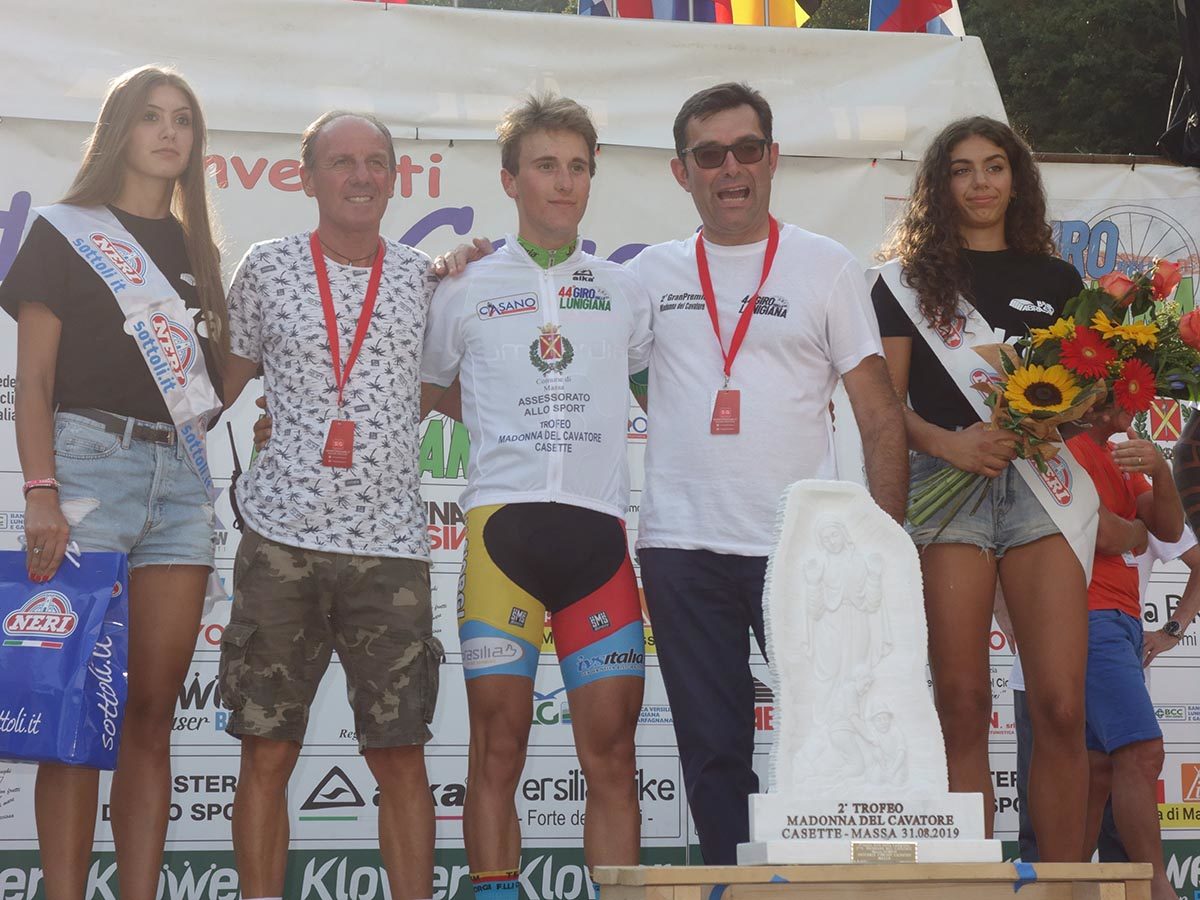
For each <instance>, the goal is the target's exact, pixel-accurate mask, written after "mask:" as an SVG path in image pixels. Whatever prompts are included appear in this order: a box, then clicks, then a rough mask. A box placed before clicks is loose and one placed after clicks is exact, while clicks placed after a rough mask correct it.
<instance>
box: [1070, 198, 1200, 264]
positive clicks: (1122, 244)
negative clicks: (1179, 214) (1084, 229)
mask: <svg viewBox="0 0 1200 900" xmlns="http://www.w3.org/2000/svg"><path fill="white" fill-rule="evenodd" d="M1105 219H1107V220H1108V221H1110V222H1112V223H1113V225H1115V226H1116V227H1117V231H1118V233H1119V235H1120V239H1119V241H1118V244H1117V247H1116V254H1117V259H1116V265H1115V266H1110V265H1108V260H1107V259H1105V258H1103V257H1102V258H1100V259H1089V260H1088V268H1089V269H1096V270H1097V271H1096V273H1095V274H1093V273H1092V272H1090V271H1089V272H1088V275H1089V277H1096V276H1097V275H1101V274H1104V273H1105V272H1111V271H1113V269H1114V268H1116V269H1119V270H1120V271H1122V272H1125V273H1129V272H1130V271H1132V270H1139V271H1144V270H1145V269H1148V268H1149V267H1150V266H1151V265H1152V264H1153V263H1154V260H1156V259H1165V260H1169V261H1170V262H1178V263H1180V264H1181V271H1182V272H1183V274H1184V275H1185V276H1187V275H1193V276H1194V275H1195V274H1196V271H1197V264H1198V263H1200V259H1198V257H1197V253H1196V241H1195V239H1193V237H1192V235H1191V234H1190V233H1189V232H1188V230H1187V229H1186V228H1185V227H1184V226H1183V225H1182V224H1180V223H1179V221H1178V220H1177V219H1174V218H1172V217H1171V216H1169V215H1167V214H1166V213H1164V212H1163V211H1162V210H1159V209H1155V208H1154V207H1152V206H1136V205H1132V204H1122V205H1119V206H1110V207H1108V208H1107V209H1104V210H1101V211H1100V212H1099V213H1097V214H1096V215H1094V216H1092V219H1091V221H1090V222H1088V226H1089V227H1090V228H1095V227H1096V226H1097V225H1099V224H1100V223H1101V222H1103V221H1104V220H1105ZM1103 252H1104V253H1105V254H1108V253H1111V252H1113V248H1112V247H1105V248H1104V251H1103Z"/></svg>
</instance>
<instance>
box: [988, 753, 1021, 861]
mask: <svg viewBox="0 0 1200 900" xmlns="http://www.w3.org/2000/svg"><path fill="white" fill-rule="evenodd" d="M991 763H992V790H993V792H994V793H995V797H996V805H995V813H996V820H995V822H996V824H995V829H996V837H997V838H1001V839H1004V838H1011V839H1012V840H1016V838H1017V833H1018V831H1019V830H1020V819H1019V815H1020V809H1021V802H1020V800H1019V799H1018V797H1017V754H1016V751H1015V750H1013V751H1010V752H1005V753H992V754H991Z"/></svg>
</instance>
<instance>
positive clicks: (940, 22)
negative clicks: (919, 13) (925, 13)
mask: <svg viewBox="0 0 1200 900" xmlns="http://www.w3.org/2000/svg"><path fill="white" fill-rule="evenodd" d="M925 30H926V31H927V32H929V33H930V34H949V35H953V36H954V37H962V36H963V35H965V34H966V33H967V30H966V29H965V28H963V20H962V13H961V12H959V10H958V0H952V2H951V4H950V8H949V9H948V10H946V11H945V12H944V13H942V14H941V15H940V16H936V17H934V18H932V19H930V20H929V21H928V22H926V23H925Z"/></svg>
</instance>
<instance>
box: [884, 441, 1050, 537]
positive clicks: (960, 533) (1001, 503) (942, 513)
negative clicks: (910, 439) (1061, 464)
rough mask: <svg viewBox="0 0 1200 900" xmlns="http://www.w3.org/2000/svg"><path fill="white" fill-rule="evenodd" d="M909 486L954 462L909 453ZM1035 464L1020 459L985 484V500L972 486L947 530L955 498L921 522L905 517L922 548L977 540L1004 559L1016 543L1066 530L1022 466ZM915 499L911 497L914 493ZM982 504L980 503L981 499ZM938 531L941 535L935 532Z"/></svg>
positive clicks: (976, 488) (914, 452)
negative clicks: (1032, 486)
mask: <svg viewBox="0 0 1200 900" xmlns="http://www.w3.org/2000/svg"><path fill="white" fill-rule="evenodd" d="M908 465H909V491H910V492H911V491H912V488H913V485H916V484H917V483H919V482H920V481H921V480H923V479H925V478H928V477H929V476H930V475H932V474H933V473H934V472H937V471H939V470H942V469H949V468H951V466H950V463H948V462H946V461H945V460H943V459H938V458H937V457H936V456H929V455H928V454H925V453H918V452H917V451H915V450H914V451H912V452H911V453H910V454H909V463H908ZM1025 465H1029V463H1028V462H1026V461H1025V460H1019V459H1018V460H1014V461H1013V462H1012V463H1010V464H1009V465H1008V466H1005V468H1004V471H1003V472H1001V473H1000V474H999V475H998V476H996V477H995V478H993V479H991V483H990V484H989V485H988V486H987V487H986V488H985V489H983V500H982V501H979V497H978V492H979V490H980V488H979V486H976V487H975V488H974V489H973V491H972V490H971V489H968V490H969V491H971V494H970V499H968V500H967V502H966V504H965V505H964V506H963V507H962V509H960V510H959V511H958V513H957V514H955V516H954V518H952V519H951V520H950V522H949V524H947V525H946V527H945V529H943V530H942V533H941V534H937V531H938V529H939V528H941V527H942V523H943V522H944V521H945V519H946V517H947V515H948V514H949V512H950V510H951V509H952V508H953V507H954V505H955V502H956V501H957V500H958V499H960V498H955V501H951V503H950V504H948V505H947V506H944V507H943V508H942V509H941V510H939V511H938V512H937V513H935V514H934V515H933V516H932V517H931V518H930V519H929V520H928V521H926V522H924V523H922V524H921V525H913V524H912V523H911V522H905V523H904V528H905V530H906V531H907V532H908V533H909V535H910V536H911V537H912V539H913V543H915V544H916V545H917V546H918V547H924V546H926V545H927V544H973V545H974V546H976V547H979V548H981V549H984V550H992V551H994V552H995V554H996V558H997V559H999V558H1000V557H1002V556H1003V555H1004V554H1005V553H1006V552H1007V551H1009V550H1011V549H1012V548H1013V547H1020V546H1022V545H1023V544H1030V543H1032V542H1034V541H1036V540H1038V539H1039V538H1044V537H1046V536H1047V535H1051V534H1061V531H1060V530H1059V527H1058V526H1057V525H1055V524H1054V520H1053V519H1051V518H1050V515H1049V514H1048V513H1047V512H1046V510H1045V508H1044V507H1043V506H1042V504H1041V502H1040V501H1039V500H1038V498H1037V497H1035V496H1034V495H1033V491H1031V490H1030V489H1029V485H1027V484H1026V483H1025V479H1024V478H1022V477H1021V475H1020V473H1019V472H1018V471H1017V466H1025ZM910 502H911V497H910ZM977 502H978V503H979V505H978V506H976V503H977ZM935 534H937V537H936V538H935V537H934V535H935Z"/></svg>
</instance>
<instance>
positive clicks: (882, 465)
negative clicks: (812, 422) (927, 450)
mask: <svg viewBox="0 0 1200 900" xmlns="http://www.w3.org/2000/svg"><path fill="white" fill-rule="evenodd" d="M842 383H843V384H845V386H846V394H847V395H848V396H849V398H850V406H851V408H852V409H853V410H854V421H855V422H857V423H858V432H859V434H860V435H861V436H862V444H863V456H864V458H865V460H866V465H867V487H868V489H869V490H870V491H871V496H872V497H874V498H875V502H876V503H878V504H879V506H880V507H881V508H882V509H883V511H884V512H886V513H887V514H888V515H890V516H891V517H892V518H893V519H895V520H896V521H897V522H901V523H903V522H904V509H905V507H906V506H907V504H908V441H907V435H906V432H905V427H904V412H903V410H902V408H901V405H900V398H899V397H897V396H896V391H895V389H894V388H893V386H892V381H891V378H890V377H889V376H888V369H887V365H886V364H885V363H884V361H883V357H882V356H868V357H867V358H866V359H864V360H863V361H862V362H860V363H859V364H858V365H857V366H855V367H854V368H853V369H851V370H850V371H849V372H847V373H846V374H845V375H844V376H842Z"/></svg>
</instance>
